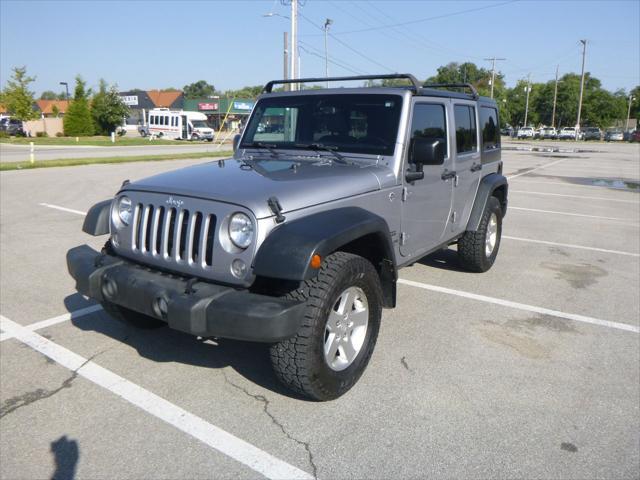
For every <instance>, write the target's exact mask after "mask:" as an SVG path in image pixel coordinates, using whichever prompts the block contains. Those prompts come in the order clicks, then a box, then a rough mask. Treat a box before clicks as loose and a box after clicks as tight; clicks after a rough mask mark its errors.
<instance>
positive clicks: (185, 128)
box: [180, 115, 189, 140]
mask: <svg viewBox="0 0 640 480" xmlns="http://www.w3.org/2000/svg"><path fill="white" fill-rule="evenodd" d="M180 118H181V119H182V135H181V137H180V138H182V140H189V120H188V119H187V116H186V115H180Z"/></svg>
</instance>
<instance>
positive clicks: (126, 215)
mask: <svg viewBox="0 0 640 480" xmlns="http://www.w3.org/2000/svg"><path fill="white" fill-rule="evenodd" d="M116 212H118V218H119V219H120V221H121V222H122V223H124V224H125V225H129V223H131V217H132V216H133V206H132V205H131V199H130V198H129V197H124V196H123V197H120V198H119V199H118V203H117V205H116Z"/></svg>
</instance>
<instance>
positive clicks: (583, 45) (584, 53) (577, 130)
mask: <svg viewBox="0 0 640 480" xmlns="http://www.w3.org/2000/svg"><path fill="white" fill-rule="evenodd" d="M580 43H582V77H581V79H580V100H579V101H578V119H577V120H576V140H577V139H578V132H579V130H580V114H581V113H582V94H583V92H584V59H585V56H586V53H587V41H586V40H580Z"/></svg>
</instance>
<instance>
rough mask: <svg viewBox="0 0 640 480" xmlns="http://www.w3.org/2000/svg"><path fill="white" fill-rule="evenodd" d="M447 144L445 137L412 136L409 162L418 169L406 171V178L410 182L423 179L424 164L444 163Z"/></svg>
mask: <svg viewBox="0 0 640 480" xmlns="http://www.w3.org/2000/svg"><path fill="white" fill-rule="evenodd" d="M445 145H446V143H445V140H444V139H443V138H428V137H415V138H412V139H411V145H410V149H409V163H412V164H414V165H415V166H416V169H415V171H412V172H407V173H406V175H405V178H406V180H407V181H408V182H414V181H416V180H422V179H423V178H424V172H423V167H424V165H442V164H443V163H444V147H445Z"/></svg>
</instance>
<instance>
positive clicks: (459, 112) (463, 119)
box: [454, 105, 478, 155]
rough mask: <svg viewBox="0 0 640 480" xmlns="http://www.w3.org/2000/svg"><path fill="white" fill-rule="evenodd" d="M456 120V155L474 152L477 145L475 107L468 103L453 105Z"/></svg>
mask: <svg viewBox="0 0 640 480" xmlns="http://www.w3.org/2000/svg"><path fill="white" fill-rule="evenodd" d="M454 116H455V121H456V147H457V150H458V155H459V154H461V153H467V152H474V151H475V150H476V148H477V146H478V140H477V139H478V135H477V129H476V109H475V108H474V107H470V106H468V105H456V106H455V107H454Z"/></svg>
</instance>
